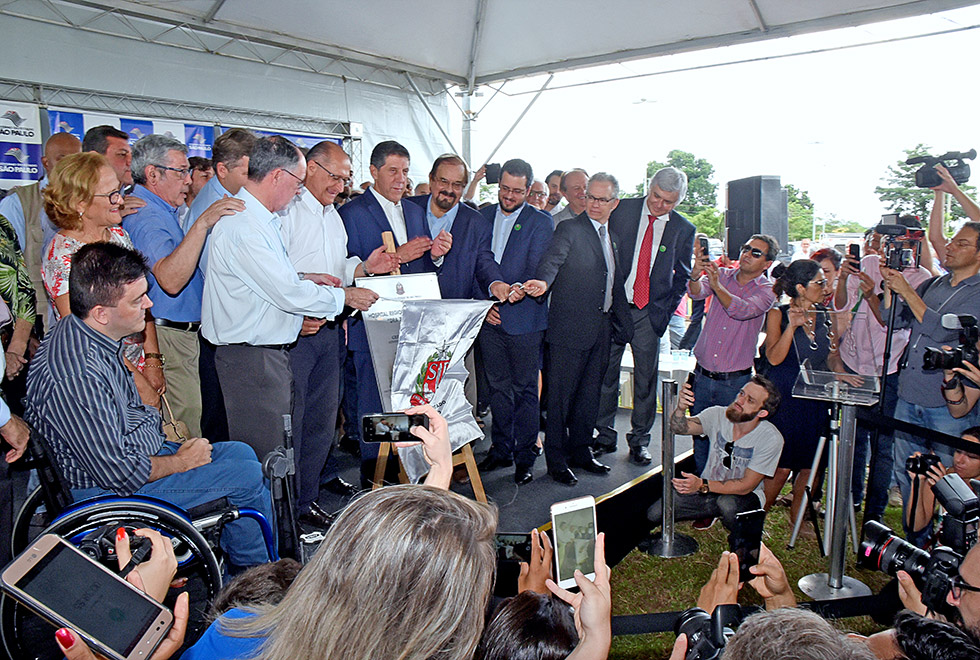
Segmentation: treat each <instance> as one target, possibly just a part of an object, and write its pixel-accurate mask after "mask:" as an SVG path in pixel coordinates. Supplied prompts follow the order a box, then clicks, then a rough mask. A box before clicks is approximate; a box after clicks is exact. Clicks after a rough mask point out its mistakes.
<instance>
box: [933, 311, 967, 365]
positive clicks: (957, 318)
mask: <svg viewBox="0 0 980 660" xmlns="http://www.w3.org/2000/svg"><path fill="white" fill-rule="evenodd" d="M942 324H943V327H944V328H946V329H947V330H959V331H960V343H959V345H958V346H957V347H956V348H953V349H951V350H944V349H942V348H935V347H933V346H927V347H926V350H925V353H924V354H923V356H922V368H923V369H955V368H956V367H962V366H963V364H964V363H965V362H969V363H970V364H972V365H974V366H980V353H978V351H977V341H978V340H980V328H978V327H977V317H976V316H973V315H972V314H943V318H942Z"/></svg>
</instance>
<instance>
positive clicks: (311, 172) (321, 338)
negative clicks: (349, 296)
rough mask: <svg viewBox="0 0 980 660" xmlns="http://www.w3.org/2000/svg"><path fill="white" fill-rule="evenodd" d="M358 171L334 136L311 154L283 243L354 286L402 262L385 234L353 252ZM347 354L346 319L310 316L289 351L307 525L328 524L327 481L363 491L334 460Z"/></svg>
mask: <svg viewBox="0 0 980 660" xmlns="http://www.w3.org/2000/svg"><path fill="white" fill-rule="evenodd" d="M350 175H351V162H350V158H349V157H348V156H347V154H346V153H344V150H343V149H342V148H341V147H340V145H338V144H336V143H335V142H331V141H329V140H324V141H323V142H320V143H318V144H315V145H313V147H312V148H311V149H310V150H309V152H307V154H306V179H305V190H303V192H302V193H301V194H300V195H299V196H298V197H294V198H293V199H292V201H291V202H290V203H289V206H288V207H287V208H286V210H285V211H283V212H282V214H281V221H282V235H283V242H284V243H285V244H286V253H287V254H288V255H289V260H290V262H292V264H293V267H294V268H295V269H296V272H299V273H324V274H326V275H329V276H330V277H333V278H335V279H336V284H337V285H340V286H351V284H352V283H353V282H354V278H355V277H368V276H370V275H376V274H387V273H390V272H391V271H392V270H394V269H395V268H396V267H397V266H398V258H397V257H395V255H393V254H388V253H387V252H385V251H384V246H383V245H381V242H380V239H379V241H378V245H377V247H376V248H375V250H374V251H373V252H372V253H371V254H370V256H368V258H367V259H366V260H365V261H364V262H362V261H361V260H360V259H359V258H358V257H348V256H347V231H346V230H345V229H344V221H343V220H341V219H340V214H339V213H338V212H337V209H335V208H334V205H333V204H334V200H335V199H336V198H337V195H338V194H340V193H341V192H342V191H343V190H344V188H345V187H346V186H348V185H350ZM354 291H356V292H360V291H362V290H361V289H355V290H354ZM346 357H347V343H346V341H345V339H344V328H343V319H340V318H335V319H333V320H328V319H326V318H317V317H314V316H307V317H305V318H304V319H303V327H302V330H300V333H299V338H298V339H297V340H296V344H295V345H294V346H292V347H291V348H290V349H289V366H290V370H291V371H292V375H293V448H294V450H295V453H296V455H295V460H296V490H297V493H296V502H295V505H296V514H297V517H298V518H299V520H300V522H305V523H312V524H314V525H319V526H323V525H325V524H326V523H327V522H328V517H327V514H326V512H324V511H323V510H322V509H320V507H319V505H318V504H317V502H316V501H317V498H318V496H319V493H320V484H321V482H322V484H323V487H324V488H325V489H326V490H328V491H330V492H331V493H334V494H336V495H342V496H347V497H352V496H354V495H356V494H357V493H358V492H359V490H360V489H359V488H355V487H354V486H352V485H351V484H349V483H347V482H345V481H344V480H343V479H341V478H340V472H339V469H338V466H337V463H336V461H335V460H334V459H333V458H332V457H331V451H332V449H333V440H334V427H335V426H336V421H337V408H338V407H339V406H340V369H341V365H343V362H344V360H345V359H346Z"/></svg>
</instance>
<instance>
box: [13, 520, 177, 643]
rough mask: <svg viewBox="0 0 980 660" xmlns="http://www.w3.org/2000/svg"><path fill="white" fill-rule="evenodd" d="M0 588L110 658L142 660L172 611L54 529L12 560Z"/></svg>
mask: <svg viewBox="0 0 980 660" xmlns="http://www.w3.org/2000/svg"><path fill="white" fill-rule="evenodd" d="M0 588H2V589H3V591H4V592H6V593H7V594H9V595H10V596H11V597H13V598H14V599H16V600H17V601H19V602H20V603H22V604H23V605H24V606H25V607H27V608H29V609H30V610H32V611H33V612H35V613H36V614H37V615H39V616H40V617H42V618H44V619H46V620H47V621H48V622H50V623H52V624H54V625H55V626H56V627H58V628H71V629H72V630H74V631H76V632H78V634H80V635H81V636H82V638H83V639H84V640H85V642H86V643H87V644H88V645H89V646H90V647H91V648H92V649H93V650H94V651H97V652H99V653H101V654H102V655H104V656H106V657H107V658H112V659H114V660H146V659H147V658H149V657H150V656H151V655H153V651H154V650H156V648H157V646H158V645H159V644H160V642H161V641H163V639H164V638H165V637H166V636H167V633H168V632H170V628H171V627H172V626H173V621H174V615H173V612H171V611H170V610H169V609H167V608H166V607H164V606H163V605H161V604H160V603H158V602H156V601H155V600H153V599H152V598H150V597H149V596H147V595H146V594H144V593H143V592H142V591H140V590H139V589H137V588H136V587H134V586H133V585H131V584H130V583H129V582H126V580H124V579H122V578H121V577H119V576H118V575H116V574H114V573H113V572H112V571H110V570H109V569H107V568H106V567H104V566H102V565H101V564H99V563H98V562H96V561H94V560H93V559H92V558H90V557H89V556H88V555H86V554H84V553H83V552H81V551H80V550H78V549H77V548H76V547H75V546H73V545H72V544H70V543H68V542H66V541H64V540H63V539H61V538H60V537H59V536H56V535H54V534H45V535H44V536H41V537H39V538H38V539H36V540H35V541H34V542H33V543H32V544H31V545H30V547H29V548H27V550H25V551H24V552H22V553H21V554H20V555H19V556H18V557H17V558H16V559H14V560H13V561H12V562H11V563H10V564H9V565H8V566H7V568H5V569H4V571H3V574H2V575H0Z"/></svg>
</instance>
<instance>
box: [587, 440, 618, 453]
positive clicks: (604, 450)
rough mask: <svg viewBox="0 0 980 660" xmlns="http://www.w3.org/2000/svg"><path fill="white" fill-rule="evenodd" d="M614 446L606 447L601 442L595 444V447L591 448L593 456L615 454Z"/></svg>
mask: <svg viewBox="0 0 980 660" xmlns="http://www.w3.org/2000/svg"><path fill="white" fill-rule="evenodd" d="M615 453H616V445H614V444H613V445H607V444H605V443H603V442H599V443H596V446H595V447H593V448H592V455H593V456H602V455H603V454H615Z"/></svg>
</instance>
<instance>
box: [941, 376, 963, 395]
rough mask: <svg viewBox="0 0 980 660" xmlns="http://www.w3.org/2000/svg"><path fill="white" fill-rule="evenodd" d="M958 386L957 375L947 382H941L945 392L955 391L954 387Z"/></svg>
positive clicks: (958, 379)
mask: <svg viewBox="0 0 980 660" xmlns="http://www.w3.org/2000/svg"><path fill="white" fill-rule="evenodd" d="M959 384H960V378H959V375H954V376H953V377H952V378H950V379H949V380H944V381H943V389H944V390H946V391H947V392H948V391H950V390H955V389H956V386H957V385H959Z"/></svg>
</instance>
